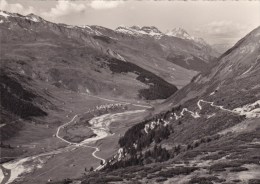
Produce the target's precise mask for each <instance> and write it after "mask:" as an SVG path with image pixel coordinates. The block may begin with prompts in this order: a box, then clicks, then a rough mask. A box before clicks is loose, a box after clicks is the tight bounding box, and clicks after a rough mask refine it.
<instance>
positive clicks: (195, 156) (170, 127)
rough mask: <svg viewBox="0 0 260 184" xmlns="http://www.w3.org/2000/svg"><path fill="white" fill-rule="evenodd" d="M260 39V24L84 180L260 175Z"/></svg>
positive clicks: (212, 179) (240, 179)
mask: <svg viewBox="0 0 260 184" xmlns="http://www.w3.org/2000/svg"><path fill="white" fill-rule="evenodd" d="M259 40H260V27H258V28H256V29H255V30H253V31H252V32H251V33H249V34H248V35H246V36H245V37H244V38H242V39H241V40H240V41H239V42H238V43H237V44H236V45H235V46H234V47H232V48H231V49H229V50H228V51H227V52H226V53H224V54H223V55H222V56H221V57H220V58H219V59H218V61H217V63H216V64H215V66H214V67H212V68H211V69H210V70H209V71H206V72H204V73H201V74H199V75H197V76H196V77H194V78H193V80H192V82H191V83H190V84H188V85H187V86H186V87H184V88H182V89H181V90H179V91H178V92H177V93H176V94H174V95H173V96H172V97H170V98H169V99H167V101H165V102H164V103H163V104H162V105H161V106H159V107H157V109H156V110H155V111H154V112H153V113H154V114H155V115H154V116H153V118H151V117H147V120H144V121H143V122H141V123H139V124H137V125H135V126H133V127H132V128H130V129H129V130H128V131H127V132H126V133H125V135H124V136H123V137H122V138H121V139H120V141H119V145H120V149H119V151H118V154H117V155H116V156H115V157H114V158H111V160H110V161H108V162H109V164H107V166H106V168H105V169H104V170H103V171H102V172H100V173H94V174H90V175H89V176H88V178H85V179H83V183H88V182H92V181H97V182H99V181H102V180H108V181H110V180H109V179H110V178H111V181H113V182H116V181H119V182H117V183H131V182H133V181H136V180H137V181H138V182H140V183H147V182H148V183H161V182H166V183H259V181H260V176H259V174H258V173H259V171H260V165H259V151H260V147H259V141H260V133H259V129H260V124H259V120H260V100H259V99H260V98H259V97H260V85H259V80H260V73H259V70H260V65H259V64H260V58H259V56H260V41H259ZM124 173H128V174H124ZM137 173H138V176H136V175H137ZM115 175H121V177H119V178H117V179H116V178H113V177H115ZM98 177H101V178H100V179H98ZM125 178H128V180H126V179H125ZM120 179H121V180H120Z"/></svg>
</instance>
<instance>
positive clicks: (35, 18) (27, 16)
mask: <svg viewBox="0 0 260 184" xmlns="http://www.w3.org/2000/svg"><path fill="white" fill-rule="evenodd" d="M26 19H28V20H31V21H33V22H41V21H42V20H43V19H42V18H41V17H39V16H37V15H34V14H33V13H30V14H28V15H26Z"/></svg>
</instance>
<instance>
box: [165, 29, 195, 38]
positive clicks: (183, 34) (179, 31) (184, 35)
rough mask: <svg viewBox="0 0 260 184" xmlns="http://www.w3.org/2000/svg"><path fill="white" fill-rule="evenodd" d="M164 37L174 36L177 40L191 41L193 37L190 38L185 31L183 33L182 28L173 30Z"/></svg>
mask: <svg viewBox="0 0 260 184" xmlns="http://www.w3.org/2000/svg"><path fill="white" fill-rule="evenodd" d="M166 35H168V36H174V37H178V38H182V39H188V40H193V37H192V36H190V35H189V34H188V33H187V31H185V30H184V29H182V28H179V27H178V28H174V29H172V30H171V31H167V32H166Z"/></svg>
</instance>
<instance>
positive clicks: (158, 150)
mask: <svg viewBox="0 0 260 184" xmlns="http://www.w3.org/2000/svg"><path fill="white" fill-rule="evenodd" d="M169 158H171V154H170V152H169V151H168V150H166V149H165V148H162V147H161V145H155V146H154V147H153V148H152V149H149V150H147V151H145V152H144V153H143V152H142V151H140V152H136V153H135V154H132V155H130V156H129V157H128V158H125V159H122V160H120V161H117V162H115V163H113V164H111V163H110V162H107V165H106V167H105V169H107V170H114V169H118V168H122V167H129V166H136V165H144V164H149V163H152V162H163V161H167V160H168V159H169Z"/></svg>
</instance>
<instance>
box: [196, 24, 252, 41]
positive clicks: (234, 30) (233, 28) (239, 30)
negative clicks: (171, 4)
mask: <svg viewBox="0 0 260 184" xmlns="http://www.w3.org/2000/svg"><path fill="white" fill-rule="evenodd" d="M251 29H252V28H251V26H250V25H245V24H240V23H235V22H232V21H227V20H222V21H213V22H210V23H208V24H206V25H203V26H201V27H199V28H196V29H195V32H196V33H198V34H200V35H205V36H208V37H213V38H237V37H241V36H243V35H245V34H246V33H248V32H249V31H250V30H251Z"/></svg>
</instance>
